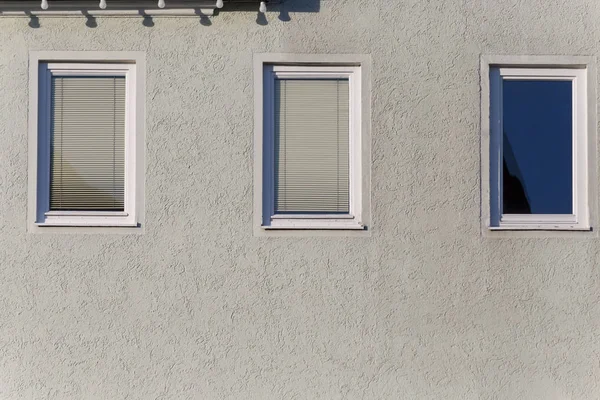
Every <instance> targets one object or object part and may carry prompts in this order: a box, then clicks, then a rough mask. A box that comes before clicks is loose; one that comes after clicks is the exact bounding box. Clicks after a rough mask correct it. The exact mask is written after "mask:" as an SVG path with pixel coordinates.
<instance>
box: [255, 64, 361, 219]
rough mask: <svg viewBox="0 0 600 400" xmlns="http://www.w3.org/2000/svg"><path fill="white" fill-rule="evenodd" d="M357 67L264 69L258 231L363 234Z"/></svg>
mask: <svg viewBox="0 0 600 400" xmlns="http://www.w3.org/2000/svg"><path fill="white" fill-rule="evenodd" d="M360 91H361V85H360V67H354V66H338V67H334V66H320V67H318V66H289V65H287V66H284V65H267V66H265V67H264V98H263V102H264V103H263V104H264V141H263V145H264V151H263V157H264V159H263V182H264V186H263V199H262V200H263V218H262V227H263V228H265V229H364V225H363V223H362V221H361V211H362V208H361V200H362V199H361V197H362V186H361V178H360V177H361V162H360V159H361V157H360V154H361V153H360V151H361V150H360V149H361V141H360V139H361V136H360V130H361V128H360V127H361V112H360Z"/></svg>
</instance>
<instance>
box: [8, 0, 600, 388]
mask: <svg viewBox="0 0 600 400" xmlns="http://www.w3.org/2000/svg"><path fill="white" fill-rule="evenodd" d="M287 6H289V7H290V8H292V6H293V7H294V8H295V9H296V10H297V11H296V12H294V11H289V12H285V13H283V14H282V17H281V18H282V19H284V20H287V21H282V20H280V19H279V18H278V13H277V12H269V13H268V14H267V16H266V21H265V20H263V19H261V18H259V19H258V23H257V14H256V12H250V11H236V12H222V13H220V15H217V16H215V17H213V18H211V19H210V22H207V21H206V20H203V21H201V20H200V19H199V18H155V19H154V20H153V26H150V27H149V26H145V25H143V24H142V19H141V18H98V19H97V21H96V23H97V27H95V28H90V27H88V26H86V20H85V18H43V17H41V18H40V19H39V28H32V27H30V26H29V20H28V19H27V18H1V19H0V91H1V93H2V94H1V95H0V116H1V117H0V137H1V138H2V146H0V199H1V201H0V226H1V227H2V229H1V230H0V399H7V400H9V399H10V400H13V399H61V400H67V399H157V400H158V399H161V400H165V399H169V400H170V399H265V400H268V399H328V400H333V399H466V400H469V399H489V400H491V399H510V400H512V399H543V400H550V399H577V400H579V399H598V398H600V360H599V357H600V270H599V268H598V266H599V260H600V254H599V253H600V242H599V239H598V236H597V234H595V233H593V234H587V235H586V234H570V235H565V236H548V235H544V234H543V233H539V234H535V235H529V236H512V237H511V236H507V235H503V236H500V235H486V234H483V233H482V229H481V223H480V218H481V217H480V211H481V204H480V202H481V200H480V187H481V183H482V177H481V168H480V155H481V152H480V139H481V122H480V115H481V106H480V76H479V69H480V58H481V55H482V54H497V55H501V54H509V55H583V56H592V57H595V56H596V55H597V54H598V53H599V52H600V25H599V24H598V19H599V18H600V3H599V2H597V1H592V0H570V1H568V2H553V1H547V0H531V1H517V0H457V1H442V0H401V1H399V0H398V1H390V0H336V1H333V0H321V1H320V2H318V1H317V0H303V1H301V0H299V1H294V0H288V1H287ZM303 10H306V11H311V10H312V11H311V12H303ZM201 22H202V23H201ZM265 22H266V24H265ZM33 25H35V24H33ZM90 25H92V24H90ZM34 50H98V51H143V52H145V53H146V63H147V76H146V85H147V96H146V108H147V115H146V126H147V129H146V144H145V148H146V165H145V191H146V192H145V227H144V231H143V233H141V234H110V233H102V234H72V233H69V234H60V233H58V234H56V233H46V234H43V233H42V234H33V233H28V230H27V200H28V199H27V165H28V164H27V158H28V151H27V130H28V127H27V113H28V93H29V87H28V57H29V52H30V51H34ZM271 52H272V53H314V54H318V53H352V54H365V55H370V56H371V59H372V82H371V83H372V193H371V196H372V208H371V211H372V218H371V224H370V231H371V236H370V237H364V236H363V237H322V236H321V237H307V236H305V237H255V236H254V235H253V226H252V211H253V205H252V188H253V160H252V154H253V116H254V114H253V96H254V93H253V82H252V76H253V71H252V69H253V54H254V53H271ZM596 81H597V79H596ZM591 112H596V110H591Z"/></svg>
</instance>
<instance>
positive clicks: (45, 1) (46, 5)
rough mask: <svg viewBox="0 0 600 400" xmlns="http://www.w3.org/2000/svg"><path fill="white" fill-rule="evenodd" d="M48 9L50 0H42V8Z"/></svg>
mask: <svg viewBox="0 0 600 400" xmlns="http://www.w3.org/2000/svg"><path fill="white" fill-rule="evenodd" d="M47 9H48V0H42V10H47Z"/></svg>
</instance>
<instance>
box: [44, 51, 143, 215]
mask: <svg viewBox="0 0 600 400" xmlns="http://www.w3.org/2000/svg"><path fill="white" fill-rule="evenodd" d="M37 66H38V73H39V75H38V91H37V110H38V111H37V127H38V129H37V135H36V138H37V160H36V161H37V168H36V182H37V185H36V195H35V200H36V205H35V225H36V226H41V227H45V226H108V227H110V226H119V227H121V226H124V227H127V226H129V227H135V226H138V223H139V219H138V216H137V210H138V206H137V205H138V202H137V199H136V197H137V196H138V190H137V184H138V183H139V182H137V181H138V178H137V174H138V171H137V163H136V157H137V153H138V152H137V151H136V149H137V147H138V144H137V141H138V137H137V136H138V134H137V129H138V126H137V125H138V122H137V119H136V115H137V114H138V112H139V111H138V104H137V101H136V100H137V95H136V93H137V89H138V88H137V85H136V83H137V79H136V64H135V63H131V62H128V63H93V62H58V61H50V62H43V61H42V62H39V63H38V64H37Z"/></svg>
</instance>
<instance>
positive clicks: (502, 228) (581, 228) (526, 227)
mask: <svg viewBox="0 0 600 400" xmlns="http://www.w3.org/2000/svg"><path fill="white" fill-rule="evenodd" d="M488 230H489V231H579V232H589V231H592V230H593V229H592V227H589V226H576V225H512V226H488Z"/></svg>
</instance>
